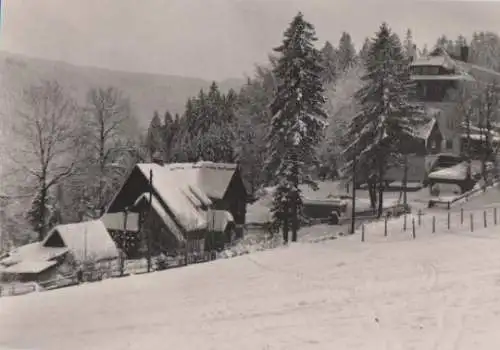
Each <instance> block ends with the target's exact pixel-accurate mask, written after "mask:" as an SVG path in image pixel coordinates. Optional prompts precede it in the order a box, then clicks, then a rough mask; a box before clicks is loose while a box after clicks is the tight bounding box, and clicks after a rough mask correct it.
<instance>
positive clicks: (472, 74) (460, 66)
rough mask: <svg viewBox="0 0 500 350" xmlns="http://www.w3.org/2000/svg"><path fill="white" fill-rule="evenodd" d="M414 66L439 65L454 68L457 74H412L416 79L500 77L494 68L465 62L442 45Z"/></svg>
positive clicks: (470, 79)
mask: <svg viewBox="0 0 500 350" xmlns="http://www.w3.org/2000/svg"><path fill="white" fill-rule="evenodd" d="M411 65H412V66H413V67H418V66H438V67H445V68H447V69H454V70H455V72H456V73H457V74H455V75H428V76H418V75H415V76H412V79H416V80H439V79H443V80H467V81H476V80H484V78H485V77H496V78H500V73H499V72H496V71H494V70H493V69H489V68H485V67H481V66H478V65H476V64H472V63H469V62H463V61H460V60H458V59H455V58H453V57H451V56H450V55H449V54H448V52H446V50H445V49H444V48H442V47H438V48H436V49H435V50H434V51H433V52H431V53H430V54H429V55H428V56H427V57H420V58H418V59H417V60H415V61H414V62H412V64H411Z"/></svg>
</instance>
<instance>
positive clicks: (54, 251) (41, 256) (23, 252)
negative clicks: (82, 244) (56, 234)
mask: <svg viewBox="0 0 500 350" xmlns="http://www.w3.org/2000/svg"><path fill="white" fill-rule="evenodd" d="M67 251H68V248H66V247H43V246H42V244H41V243H40V242H35V243H30V244H26V245H23V246H20V247H16V248H14V249H12V250H11V251H10V252H9V253H8V254H7V256H6V257H5V258H4V259H2V260H0V264H1V265H4V266H11V265H14V264H18V263H20V262H23V261H48V260H52V259H55V258H57V257H59V256H61V255H63V254H65V253H66V252H67Z"/></svg>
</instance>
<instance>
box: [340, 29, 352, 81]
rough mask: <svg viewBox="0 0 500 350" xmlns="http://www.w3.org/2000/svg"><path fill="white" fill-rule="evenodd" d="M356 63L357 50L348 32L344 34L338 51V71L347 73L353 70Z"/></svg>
mask: <svg viewBox="0 0 500 350" xmlns="http://www.w3.org/2000/svg"><path fill="white" fill-rule="evenodd" d="M355 62H356V49H355V48H354V44H353V43H352V39H351V35H349V33H347V32H343V33H342V36H341V37H340V40H339V48H338V50H337V70H338V71H339V72H345V71H347V70H348V69H349V68H351V67H352V66H353V65H354V63H355Z"/></svg>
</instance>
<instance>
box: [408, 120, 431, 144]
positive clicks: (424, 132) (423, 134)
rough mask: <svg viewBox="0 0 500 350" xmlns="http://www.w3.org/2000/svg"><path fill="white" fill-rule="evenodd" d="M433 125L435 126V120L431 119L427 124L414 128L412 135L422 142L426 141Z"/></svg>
mask: <svg viewBox="0 0 500 350" xmlns="http://www.w3.org/2000/svg"><path fill="white" fill-rule="evenodd" d="M434 125H436V118H431V120H430V121H429V122H427V123H425V124H422V125H419V126H417V127H415V128H414V130H413V132H414V135H415V136H416V137H418V138H421V139H423V140H427V139H428V138H429V136H430V135H431V132H432V129H433V128H434Z"/></svg>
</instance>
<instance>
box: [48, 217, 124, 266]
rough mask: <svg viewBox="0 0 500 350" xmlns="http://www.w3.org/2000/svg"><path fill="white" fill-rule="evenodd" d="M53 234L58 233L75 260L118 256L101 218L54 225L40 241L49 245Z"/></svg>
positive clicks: (105, 258) (103, 258)
mask: <svg viewBox="0 0 500 350" xmlns="http://www.w3.org/2000/svg"><path fill="white" fill-rule="evenodd" d="M55 235H59V237H60V238H61V240H62V242H63V243H64V246H65V247H67V248H68V249H69V250H70V251H71V253H72V254H73V256H74V257H75V259H76V260H78V261H83V260H85V259H86V258H91V259H96V260H98V261H99V260H107V259H114V258H117V257H118V256H119V253H118V249H117V247H116V244H115V242H114V241H113V239H112V238H111V236H110V235H109V232H108V230H107V229H106V227H105V226H104V224H103V222H102V221H101V220H92V221H85V222H79V223H74V224H67V225H58V226H56V227H54V228H53V229H52V230H51V231H50V232H49V233H48V234H47V237H45V239H44V240H43V242H42V245H43V246H44V247H50V246H51V241H52V239H53V237H54V236H55Z"/></svg>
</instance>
